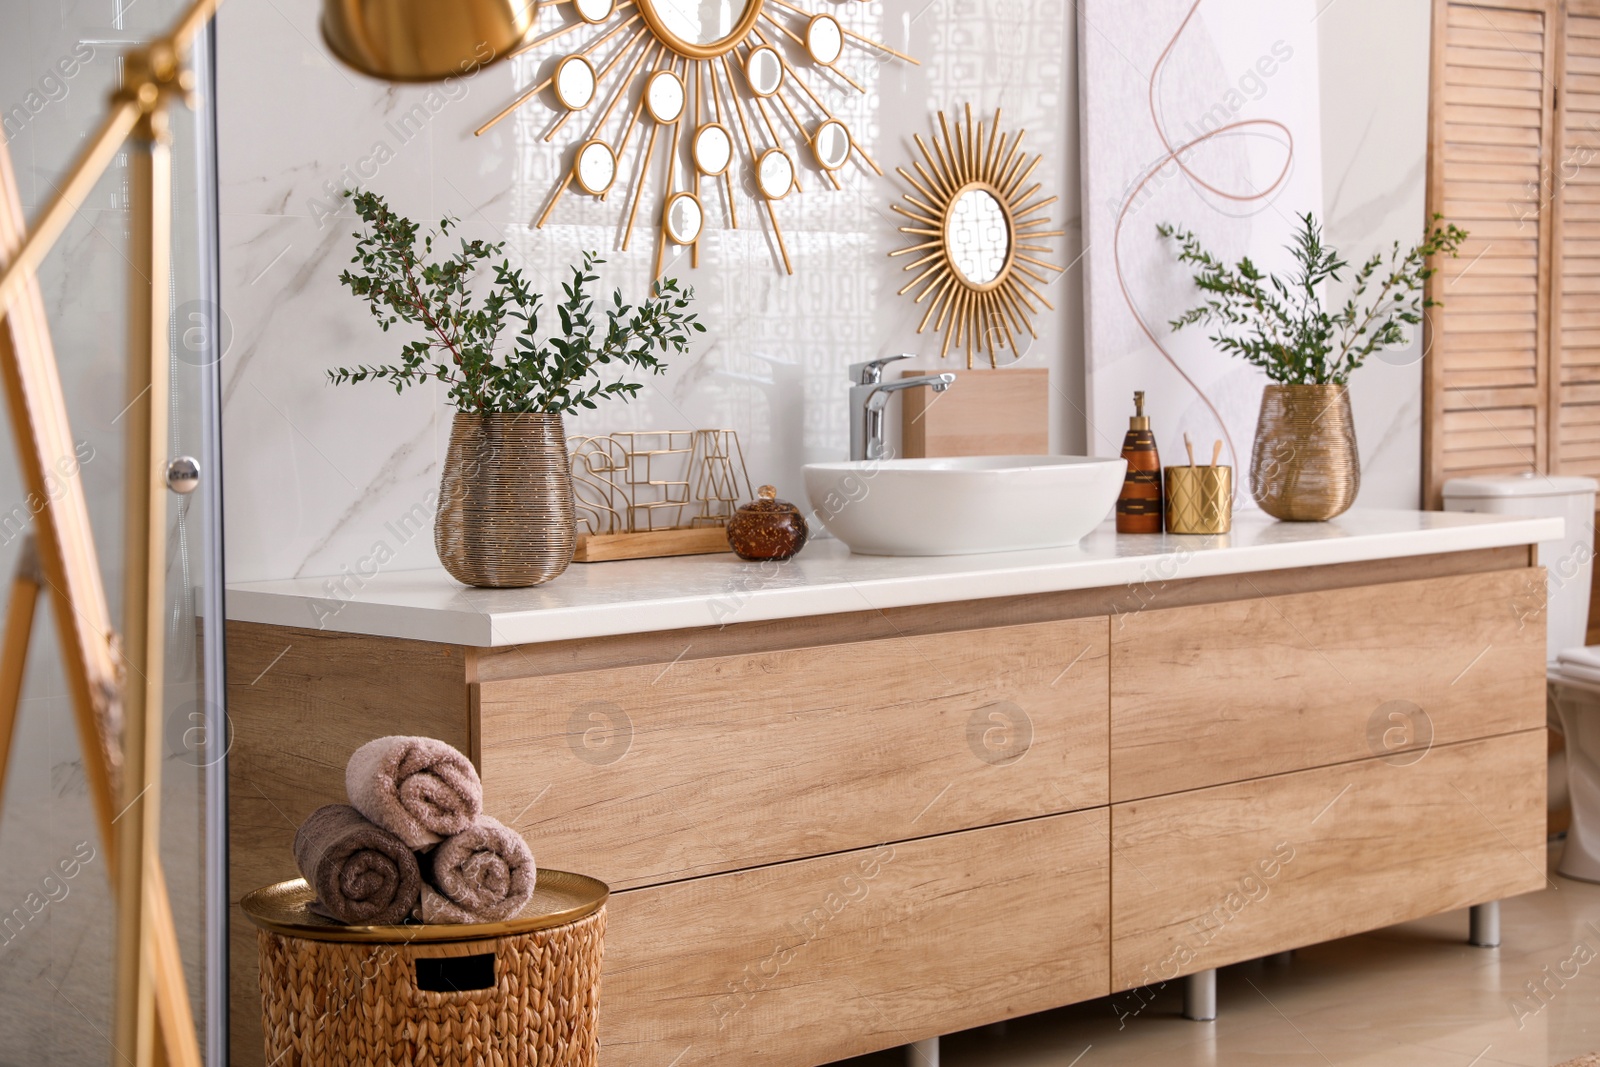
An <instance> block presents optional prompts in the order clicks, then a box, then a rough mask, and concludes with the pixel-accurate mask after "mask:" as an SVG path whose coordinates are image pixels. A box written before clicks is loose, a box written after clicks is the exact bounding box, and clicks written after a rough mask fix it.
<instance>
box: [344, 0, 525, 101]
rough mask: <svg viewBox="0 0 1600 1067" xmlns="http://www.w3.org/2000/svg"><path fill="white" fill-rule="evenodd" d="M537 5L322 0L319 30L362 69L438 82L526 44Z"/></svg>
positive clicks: (502, 0) (494, 0) (493, 0)
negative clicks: (320, 28)
mask: <svg viewBox="0 0 1600 1067" xmlns="http://www.w3.org/2000/svg"><path fill="white" fill-rule="evenodd" d="M537 9H538V2H537V0H325V2H324V4H323V8H322V36H323V39H324V40H326V41H327V43H328V48H329V49H330V50H332V52H333V54H334V55H335V56H336V57H338V59H339V61H340V62H342V63H344V64H345V65H346V66H348V67H352V68H354V69H355V70H358V71H360V72H361V73H363V74H368V75H371V76H372V77H374V78H382V79H384V80H385V81H398V82H432V81H443V80H444V79H446V78H451V77H461V76H462V75H466V74H471V73H472V72H473V71H474V70H476V69H477V68H479V67H485V66H488V65H489V64H490V63H493V62H495V61H496V60H499V59H504V58H505V57H506V55H507V54H508V53H510V52H512V51H513V50H515V49H516V48H518V47H519V46H521V45H523V44H526V43H527V40H528V38H529V37H530V35H531V33H532V30H533V20H534V15H535V13H536V11H537Z"/></svg>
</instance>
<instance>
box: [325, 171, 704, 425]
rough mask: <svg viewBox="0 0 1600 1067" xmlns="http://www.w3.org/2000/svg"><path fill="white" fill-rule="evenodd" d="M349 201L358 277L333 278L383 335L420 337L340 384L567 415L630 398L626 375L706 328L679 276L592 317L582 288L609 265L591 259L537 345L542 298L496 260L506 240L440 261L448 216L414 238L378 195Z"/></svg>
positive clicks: (334, 373)
mask: <svg viewBox="0 0 1600 1067" xmlns="http://www.w3.org/2000/svg"><path fill="white" fill-rule="evenodd" d="M352 203H353V204H354V206H355V209H356V213H357V215H359V216H360V218H361V220H362V222H363V223H364V224H365V227H364V229H363V230H362V231H360V232H357V233H356V235H355V236H356V254H355V256H354V257H353V258H352V259H351V261H350V262H351V263H352V264H355V265H356V269H354V270H346V271H344V272H343V273H341V274H340V275H339V281H340V282H341V283H343V284H344V286H345V287H346V288H348V289H349V290H350V291H351V293H353V294H354V295H355V296H357V297H359V298H361V299H362V300H363V301H364V302H365V303H366V305H367V310H368V311H369V312H370V313H371V315H372V317H373V318H374V319H376V320H377V323H378V325H379V327H380V328H381V329H383V330H385V331H387V330H388V329H389V328H390V327H391V326H394V325H395V324H397V323H402V322H404V323H408V324H413V325H416V326H420V327H421V328H422V333H423V336H422V338H421V339H420V340H412V341H408V342H406V343H405V344H404V345H403V346H402V348H401V350H400V360H399V362H397V363H392V364H381V365H378V366H367V365H365V364H360V365H357V366H354V367H337V368H335V369H333V370H331V371H329V372H328V379H329V380H330V381H331V382H332V383H333V384H335V385H344V384H347V383H352V382H364V381H381V382H388V383H389V384H391V385H393V386H394V388H395V392H397V393H398V392H403V391H404V390H405V389H406V387H408V386H413V385H421V384H423V383H424V382H430V381H437V382H443V383H445V384H446V385H448V386H449V387H450V388H449V397H450V402H451V403H452V404H454V405H455V407H456V408H457V410H460V411H473V412H478V413H480V414H488V413H491V412H551V413H557V412H559V413H567V412H573V411H577V410H578V409H580V408H594V407H596V406H597V403H596V402H597V401H600V400H608V399H611V398H613V397H621V398H622V399H623V400H629V399H631V398H633V397H634V396H637V395H638V393H639V391H640V390H641V389H643V388H644V387H643V385H642V384H641V383H639V382H638V381H632V380H630V378H631V377H632V376H634V375H636V374H638V373H639V372H645V373H650V374H661V373H664V372H665V371H666V363H665V362H664V361H663V360H662V359H661V354H662V353H666V352H673V353H676V354H678V355H682V354H683V353H684V352H686V351H687V350H688V347H689V341H690V339H691V338H692V337H693V335H694V334H695V333H704V332H705V326H703V325H702V324H701V323H700V322H699V321H697V318H696V316H695V315H693V314H691V313H690V312H688V311H687V308H688V307H689V303H690V301H691V300H693V299H694V291H693V290H692V289H683V290H680V289H679V287H678V283H677V282H676V281H674V280H667V281H661V282H657V283H656V284H655V285H654V286H653V287H652V292H651V297H650V298H649V299H647V300H646V301H645V302H644V303H642V304H640V305H639V306H638V307H632V306H630V305H628V304H625V303H623V301H622V293H621V291H620V290H619V291H617V292H615V293H613V294H612V303H611V306H610V307H608V308H606V309H605V311H604V313H603V314H601V315H597V314H596V311H595V300H594V298H593V297H592V296H591V295H590V293H589V286H590V285H592V284H593V283H594V282H597V281H599V280H600V279H599V276H598V275H597V274H595V273H594V270H595V268H596V267H598V266H599V265H601V264H602V263H603V262H604V260H602V259H600V258H599V256H598V254H597V253H594V252H589V253H585V255H584V257H583V262H582V263H581V264H580V265H578V266H574V267H573V268H572V280H571V281H570V282H565V283H563V284H562V286H561V289H562V293H563V296H564V299H563V300H562V301H561V303H559V304H557V305H556V306H555V312H556V319H557V321H558V323H559V329H558V330H556V331H554V332H552V333H551V334H550V335H549V336H548V337H545V338H544V339H542V340H541V339H540V336H539V319H540V313H541V310H542V307H543V304H544V297H543V296H542V295H541V294H539V293H536V292H534V291H533V289H532V287H531V286H530V285H529V284H528V282H527V280H526V279H525V278H524V277H523V275H522V271H521V270H520V269H513V268H512V267H511V264H510V261H508V260H502V261H501V262H500V263H498V264H495V263H493V262H492V260H493V259H494V258H495V257H497V256H501V255H503V253H504V251H505V245H504V243H503V242H502V243H490V242H484V241H467V240H463V241H462V242H461V248H460V250H459V251H458V252H456V253H454V254H453V255H449V256H447V257H445V258H444V259H443V260H441V261H437V262H435V261H434V260H433V252H434V248H433V246H434V240H435V238H443V237H445V236H448V235H449V233H450V230H451V228H452V227H453V226H455V224H456V221H455V220H454V219H450V218H445V219H443V220H442V221H441V222H440V223H439V229H438V231H437V232H436V233H427V234H422V235H420V237H419V234H418V227H417V224H416V223H414V222H412V221H411V220H410V219H407V218H404V217H402V216H400V215H397V214H395V213H394V212H393V211H391V210H390V208H389V205H388V203H386V202H385V201H384V199H383V197H381V196H378V195H377V194H375V193H366V192H358V193H356V194H354V196H353V199H352ZM486 264H487V265H488V266H489V268H490V270H491V271H492V272H493V279H494V281H493V285H492V286H491V287H489V290H488V292H487V294H486V295H485V296H484V297H483V300H482V302H481V304H480V303H478V302H476V301H475V297H474V293H473V291H472V282H473V280H474V278H475V277H477V276H478V274H479V272H480V270H481V269H482V268H483V267H484V266H485V265H486ZM503 339H504V340H508V341H509V343H508V344H506V345H505V346H504V351H502V344H501V342H502V340H503Z"/></svg>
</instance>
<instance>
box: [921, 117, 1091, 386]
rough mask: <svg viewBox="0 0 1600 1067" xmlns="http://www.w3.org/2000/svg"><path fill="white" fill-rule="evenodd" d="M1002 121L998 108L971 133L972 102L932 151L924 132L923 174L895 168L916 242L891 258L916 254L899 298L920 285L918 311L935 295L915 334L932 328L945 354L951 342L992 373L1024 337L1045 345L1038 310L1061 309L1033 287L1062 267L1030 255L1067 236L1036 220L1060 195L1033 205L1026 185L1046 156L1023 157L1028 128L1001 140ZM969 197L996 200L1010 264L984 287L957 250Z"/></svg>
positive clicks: (941, 127)
mask: <svg viewBox="0 0 1600 1067" xmlns="http://www.w3.org/2000/svg"><path fill="white" fill-rule="evenodd" d="M1000 117H1001V114H1000V111H999V109H998V108H997V109H996V110H995V113H994V122H993V124H992V125H991V126H990V127H989V129H988V130H987V131H985V130H984V124H983V123H982V122H981V121H980V122H979V123H978V124H977V125H976V127H974V125H973V122H972V106H971V105H970V104H969V105H967V107H966V115H965V121H964V122H963V121H962V120H960V119H958V120H957V121H956V123H955V124H954V128H953V129H952V125H951V123H950V120H949V119H948V117H947V116H946V115H945V113H944V112H942V111H941V112H940V113H939V118H938V126H937V129H936V131H935V133H934V135H933V145H932V147H931V148H930V147H929V145H928V143H927V142H926V141H924V140H923V139H922V135H921V134H917V135H916V137H915V141H916V144H917V147H918V148H919V149H921V151H922V157H923V158H922V159H921V160H913V161H912V164H911V165H912V167H913V168H914V169H915V170H916V176H913V175H912V174H911V173H910V172H909V171H907V170H906V169H905V168H904V167H896V168H895V171H896V173H898V174H899V175H900V177H901V178H903V179H905V181H906V182H907V183H908V184H910V186H911V188H912V190H913V191H912V192H908V193H905V194H903V197H902V198H903V199H904V201H905V204H904V205H901V204H894V205H891V206H892V208H893V210H894V211H895V212H897V213H898V214H900V215H901V216H902V217H903V218H905V219H906V220H908V221H909V222H910V223H911V225H908V226H901V227H900V232H901V233H903V234H907V235H908V236H910V237H911V238H913V240H914V242H915V243H913V244H911V245H909V246H907V247H905V248H898V249H896V250H894V251H893V252H890V253H889V255H890V257H891V258H898V257H900V256H909V255H917V257H918V258H917V259H915V260H913V261H912V262H910V263H908V264H907V265H906V266H905V267H904V268H903V269H904V270H906V271H920V273H918V275H917V276H916V277H915V278H913V279H912V280H911V281H910V282H909V283H907V284H906V286H905V287H904V288H903V289H901V290H900V295H902V296H904V295H905V294H906V293H909V292H911V290H913V289H916V288H917V287H918V286H921V291H920V292H919V293H917V295H916V297H915V302H916V303H918V304H920V303H922V302H923V301H924V300H927V299H928V298H929V297H932V302H931V303H930V304H929V305H928V310H927V311H926V312H925V313H924V314H923V316H922V321H921V322H920V323H918V324H917V332H918V333H922V332H923V331H924V330H926V329H927V328H928V324H929V323H930V322H932V323H933V329H934V332H935V333H943V334H944V335H945V337H944V344H943V345H942V346H941V347H940V350H939V357H940V358H941V359H943V358H944V357H945V356H947V355H948V354H949V352H950V346H951V345H952V344H954V345H955V346H956V347H957V348H965V349H966V351H967V366H968V367H969V368H970V367H972V366H973V354H974V353H977V354H978V355H985V354H987V356H988V358H989V365H990V366H991V367H994V366H998V359H997V356H998V353H999V351H1000V349H1002V348H1009V349H1010V350H1011V351H1012V352H1013V353H1015V354H1016V355H1017V356H1018V357H1020V356H1021V354H1022V350H1021V349H1019V348H1018V346H1017V339H1018V338H1019V337H1020V336H1021V335H1022V332H1023V331H1024V330H1026V331H1027V332H1028V334H1029V335H1030V336H1032V337H1033V338H1034V340H1038V337H1039V334H1038V332H1037V331H1036V330H1035V329H1034V327H1033V321H1032V320H1033V319H1034V318H1035V317H1036V316H1037V315H1038V314H1039V307H1040V306H1042V307H1044V308H1045V309H1047V310H1051V311H1053V310H1055V305H1054V304H1052V303H1050V301H1049V299H1048V298H1046V297H1045V295H1044V294H1043V293H1042V292H1040V291H1039V289H1038V288H1036V287H1035V285H1036V284H1037V285H1038V286H1045V285H1048V284H1050V282H1051V280H1052V275H1053V274H1060V273H1062V272H1063V269H1064V268H1062V267H1058V266H1056V265H1055V264H1054V263H1050V262H1047V261H1045V260H1043V259H1039V258H1037V257H1036V256H1034V255H1032V254H1030V253H1041V254H1042V253H1047V252H1049V251H1050V247H1049V246H1048V245H1042V244H1037V243H1029V242H1037V241H1041V240H1045V239H1047V238H1051V237H1062V236H1064V232H1063V231H1061V230H1051V229H1048V228H1047V227H1049V225H1050V219H1049V217H1048V216H1045V215H1040V214H1039V212H1040V211H1042V210H1043V209H1044V208H1046V207H1048V206H1049V205H1051V204H1053V203H1055V202H1056V200H1057V199H1058V198H1057V197H1054V196H1047V197H1038V198H1036V197H1037V194H1038V193H1039V192H1040V190H1041V189H1042V187H1043V186H1042V183H1039V182H1035V183H1034V184H1033V185H1031V186H1030V185H1028V181H1029V179H1031V178H1032V177H1033V172H1034V171H1035V170H1036V169H1038V166H1039V164H1040V163H1041V162H1042V161H1043V159H1044V157H1043V156H1033V157H1032V158H1031V159H1030V158H1029V156H1028V154H1027V153H1026V152H1024V151H1023V150H1022V139H1023V137H1024V136H1026V134H1027V131H1026V130H1020V131H1018V133H1017V135H1016V137H1015V139H1013V138H1012V137H1011V135H1010V134H1008V133H1001V132H1000ZM924 163H925V164H926V165H924ZM969 193H978V194H984V195H986V196H987V197H988V198H989V199H990V200H992V201H993V203H994V204H995V205H997V206H998V208H999V211H1000V215H1001V218H1002V219H1003V221H1004V225H1005V229H1006V249H1005V255H1004V258H1003V262H1002V264H1001V265H1000V267H999V269H998V270H997V271H996V272H995V274H994V276H993V277H991V278H987V279H983V280H974V279H972V278H969V277H967V276H966V275H965V274H964V273H963V272H962V270H961V268H960V266H959V265H958V264H957V261H956V258H955V253H954V249H953V239H952V231H951V225H952V218H953V215H954V214H955V210H956V205H957V204H958V203H960V202H961V200H962V199H963V197H965V196H966V195H967V194H969ZM1041 272H1043V273H1041Z"/></svg>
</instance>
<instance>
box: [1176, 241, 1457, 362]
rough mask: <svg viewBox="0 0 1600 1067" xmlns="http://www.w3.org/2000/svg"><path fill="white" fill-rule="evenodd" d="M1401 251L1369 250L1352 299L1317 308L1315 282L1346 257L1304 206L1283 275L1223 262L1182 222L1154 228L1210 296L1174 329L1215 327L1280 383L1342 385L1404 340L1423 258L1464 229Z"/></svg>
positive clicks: (1424, 302) (1223, 341) (1417, 318)
mask: <svg viewBox="0 0 1600 1067" xmlns="http://www.w3.org/2000/svg"><path fill="white" fill-rule="evenodd" d="M1432 221H1433V228H1432V229H1431V230H1430V232H1429V233H1428V235H1427V237H1426V239H1425V240H1423V242H1422V243H1421V244H1419V245H1417V246H1416V247H1414V248H1412V249H1411V250H1410V251H1409V252H1406V253H1405V254H1404V255H1402V254H1401V252H1400V242H1398V241H1396V242H1395V244H1394V248H1393V250H1392V251H1390V252H1389V254H1388V255H1387V256H1385V255H1384V253H1382V252H1378V253H1374V254H1373V256H1372V258H1371V259H1369V260H1367V261H1366V262H1365V263H1363V264H1362V265H1361V269H1359V270H1358V271H1356V273H1355V277H1354V278H1353V279H1352V281H1353V288H1352V291H1351V293H1350V295H1349V298H1348V299H1347V300H1346V301H1345V303H1344V305H1343V306H1342V307H1340V308H1339V309H1338V310H1337V311H1333V312H1329V311H1327V310H1326V309H1324V308H1323V306H1322V296H1321V289H1322V288H1323V286H1324V285H1325V284H1326V283H1328V282H1337V281H1340V280H1341V277H1340V271H1343V270H1345V269H1346V268H1347V267H1348V266H1349V264H1348V263H1346V262H1345V261H1344V260H1343V259H1342V258H1340V256H1339V253H1338V252H1337V251H1336V250H1334V249H1332V248H1328V247H1326V246H1325V245H1324V244H1323V243H1322V229H1321V227H1320V226H1318V225H1317V220H1316V217H1315V216H1313V215H1311V214H1310V213H1309V212H1308V213H1307V214H1305V215H1303V216H1301V219H1300V229H1299V230H1298V232H1296V234H1295V236H1294V241H1293V242H1292V243H1291V244H1289V245H1288V246H1287V247H1288V249H1289V251H1290V252H1291V253H1292V254H1293V256H1294V259H1295V263H1296V264H1297V266H1298V268H1299V269H1298V270H1297V271H1296V272H1295V273H1294V274H1292V275H1290V276H1289V277H1288V278H1283V277H1280V276H1278V275H1276V274H1271V275H1268V274H1263V273H1262V272H1261V270H1260V269H1259V268H1257V267H1256V265H1255V264H1254V263H1252V262H1251V261H1250V259H1249V257H1248V256H1247V257H1245V258H1243V259H1241V260H1239V262H1238V263H1237V264H1235V265H1234V266H1232V267H1229V266H1227V265H1226V264H1224V263H1223V262H1222V261H1221V260H1219V259H1217V258H1216V257H1215V256H1213V255H1212V254H1211V253H1209V252H1207V251H1206V250H1205V249H1204V248H1202V247H1201V245H1200V241H1199V239H1198V238H1196V237H1195V235H1194V234H1193V233H1191V232H1189V231H1188V230H1181V229H1178V228H1176V227H1174V226H1172V225H1170V224H1162V225H1160V226H1157V227H1156V231H1157V232H1158V233H1160V234H1161V236H1162V237H1165V238H1168V239H1169V240H1172V241H1176V242H1177V243H1178V246H1179V251H1178V261H1179V262H1180V263H1188V264H1191V265H1193V266H1194V267H1196V268H1197V270H1196V272H1195V276H1194V283H1195V285H1197V286H1198V287H1199V288H1200V290H1201V291H1202V292H1204V293H1207V294H1210V295H1209V296H1208V297H1207V299H1206V302H1205V303H1204V304H1202V305H1200V306H1199V307H1197V308H1193V309H1191V310H1189V311H1187V312H1185V313H1184V314H1183V315H1182V316H1181V317H1179V318H1176V319H1174V320H1173V321H1172V323H1171V326H1172V328H1173V329H1174V330H1180V329H1182V328H1183V327H1185V326H1193V325H1195V324H1196V323H1206V324H1212V325H1217V326H1218V332H1217V333H1215V334H1213V335H1212V336H1211V340H1212V341H1213V342H1215V343H1216V344H1217V346H1218V347H1220V348H1221V349H1222V350H1223V351H1224V352H1231V353H1233V354H1234V355H1237V356H1240V357H1242V358H1243V359H1245V360H1246V361H1247V362H1249V363H1252V364H1254V365H1255V366H1257V367H1260V368H1261V369H1262V370H1264V371H1266V372H1267V377H1269V378H1271V379H1272V380H1273V381H1274V382H1279V383H1282V384H1286V385H1345V384H1348V382H1349V380H1350V373H1351V372H1352V371H1354V370H1355V369H1356V368H1358V367H1360V366H1361V365H1362V364H1363V363H1365V362H1366V360H1367V357H1368V356H1370V355H1372V353H1374V352H1376V351H1378V350H1379V349H1380V348H1386V347H1389V346H1391V345H1396V344H1400V343H1402V342H1403V341H1404V340H1405V327H1406V326H1415V325H1417V324H1418V323H1420V322H1421V321H1422V311H1423V309H1424V308H1428V307H1433V306H1434V305H1435V304H1436V303H1437V301H1434V300H1429V299H1426V297H1425V295H1424V292H1423V284H1424V283H1425V282H1426V281H1427V280H1428V279H1429V278H1430V277H1432V275H1433V272H1434V268H1433V267H1430V266H1428V261H1429V260H1430V259H1431V258H1432V257H1433V256H1435V255H1438V254H1439V253H1449V254H1450V255H1451V256H1454V255H1455V254H1456V251H1457V249H1459V248H1460V247H1461V242H1462V241H1464V240H1466V237H1467V234H1466V231H1464V230H1462V229H1460V228H1458V227H1457V226H1455V225H1454V224H1449V225H1442V224H1441V223H1442V222H1443V216H1441V215H1435V216H1434V217H1433V220H1432Z"/></svg>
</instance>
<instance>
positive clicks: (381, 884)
mask: <svg viewBox="0 0 1600 1067" xmlns="http://www.w3.org/2000/svg"><path fill="white" fill-rule="evenodd" d="M294 862H295V865H296V866H297V867H299V868H300V873H301V874H302V875H304V876H305V879H306V884H307V885H309V886H310V887H311V888H312V890H313V891H314V892H315V893H316V894H317V903H316V905H315V910H316V911H318V912H319V913H321V914H323V915H326V916H327V917H328V918H330V919H333V920H335V921H337V922H342V923H351V924H354V925H362V926H366V925H372V926H388V925H391V924H393V923H399V922H404V921H405V920H406V918H407V917H408V916H409V915H411V913H412V912H413V911H414V910H415V909H416V907H417V902H418V901H419V900H420V899H421V895H422V875H421V873H420V872H419V870H418V869H417V857H416V856H415V855H414V854H413V853H412V851H411V849H410V848H408V847H407V846H406V843H405V842H404V841H402V840H400V839H399V838H398V837H396V836H395V835H394V834H391V833H389V832H388V831H387V830H384V829H383V828H382V827H378V826H374V825H373V824H372V823H370V822H368V821H367V820H366V819H364V818H362V817H361V813H360V812H359V811H357V810H356V809H355V808H352V807H350V806H349V805H347V804H329V805H327V806H326V807H321V808H318V809H317V810H316V811H314V812H312V813H311V814H310V816H308V817H307V818H306V821H305V822H303V823H301V824H300V829H299V830H298V831H296V833H295V835H294Z"/></svg>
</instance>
